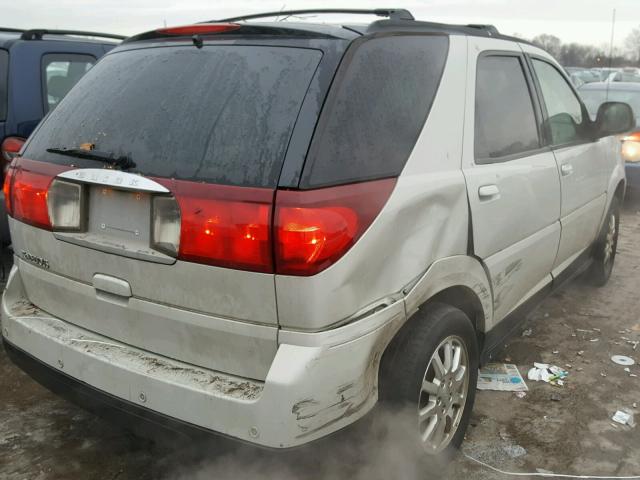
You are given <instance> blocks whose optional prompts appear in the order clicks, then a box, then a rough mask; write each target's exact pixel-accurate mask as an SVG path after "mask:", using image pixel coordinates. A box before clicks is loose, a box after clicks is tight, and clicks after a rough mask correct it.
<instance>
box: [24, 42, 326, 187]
mask: <svg viewBox="0 0 640 480" xmlns="http://www.w3.org/2000/svg"><path fill="white" fill-rule="evenodd" d="M321 57H322V53H321V52H320V51H318V50H311V49H303V48H284V47H271V46H235V45H234V46H231V45H224V46H222V45H220V46H205V47H204V48H202V49H196V48H194V47H193V46H189V47H165V48H155V49H148V48H146V49H141V50H133V51H125V52H120V53H114V54H111V55H107V56H106V57H105V58H104V59H103V60H102V61H101V62H99V63H98V64H97V65H96V66H95V67H94V68H93V69H91V70H90V71H89V72H88V73H87V75H86V76H85V77H83V79H82V80H81V81H80V82H79V83H78V85H77V87H76V88H74V89H73V90H72V91H71V92H70V93H69V95H68V96H67V97H65V99H64V100H63V101H62V102H61V103H60V104H59V105H58V106H57V107H56V108H55V110H54V111H53V112H52V113H51V115H50V116H49V117H48V119H47V120H46V121H45V123H44V124H43V125H42V127H41V128H40V129H39V130H38V132H37V134H36V135H35V136H34V138H33V141H31V142H30V143H29V145H28V147H27V149H26V151H25V156H26V157H27V158H31V159H34V160H46V161H50V162H55V163H64V164H68V163H78V162H79V160H77V159H71V158H69V157H68V156H63V155H59V154H54V153H51V152H47V149H52V148H66V149H72V148H78V147H79V146H80V145H81V144H90V145H91V146H92V148H95V150H98V151H101V152H109V153H110V154H111V155H112V156H114V157H120V156H126V157H129V158H130V159H131V160H132V161H133V162H134V163H135V164H136V168H135V169H133V170H132V171H135V172H140V173H144V174H146V175H152V176H159V177H171V178H177V179H185V180H193V179H197V180H202V181H207V182H212V183H221V184H227V185H249V186H261V187H273V186H275V185H276V182H277V179H278V176H279V173H280V169H281V166H282V162H283V160H284V154H285V151H286V148H287V145H288V142H289V137H290V135H291V131H292V129H293V126H294V124H295V121H296V118H297V115H298V112H299V110H300V105H301V103H302V100H303V98H304V95H305V93H306V91H307V88H308V86H309V83H310V81H311V78H312V77H313V74H314V72H315V70H316V67H317V66H318V63H319V61H320V59H321Z"/></svg>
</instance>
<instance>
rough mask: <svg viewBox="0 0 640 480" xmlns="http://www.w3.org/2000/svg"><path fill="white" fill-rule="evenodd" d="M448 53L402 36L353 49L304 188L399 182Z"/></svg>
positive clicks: (428, 41)
mask: <svg viewBox="0 0 640 480" xmlns="http://www.w3.org/2000/svg"><path fill="white" fill-rule="evenodd" d="M448 45H449V39H448V37H446V36H417V35H415V36H414V35H411V36H410V35H398V36H389V37H380V38H374V39H371V40H368V41H365V42H364V43H362V44H361V45H359V46H357V47H352V48H356V49H355V50H354V51H353V50H352V51H351V52H350V53H348V54H347V55H352V57H351V58H350V59H349V58H348V57H347V58H346V62H344V63H343V65H342V66H341V68H340V71H339V73H338V76H337V79H336V82H335V84H334V86H333V87H332V91H331V92H330V94H329V97H328V99H327V104H326V106H325V108H324V110H323V112H322V115H321V119H320V122H319V124H318V129H317V132H316V135H315V138H314V140H313V142H312V146H311V149H310V152H309V155H308V159H307V163H306V165H305V170H304V172H303V176H302V181H301V186H302V187H303V188H305V187H315V186H323V185H332V184H340V183H349V182H356V181H361V180H369V179H375V178H384V177H390V176H396V175H398V174H399V173H400V171H401V170H402V168H403V167H404V164H405V163H406V161H407V159H408V157H409V154H410V153H411V150H412V149H413V147H414V145H415V143H416V140H417V139H418V136H419V134H420V131H421V130H422V127H423V125H424V123H425V120H426V118H427V115H428V113H429V109H430V108H431V104H432V103H433V99H434V97H435V94H436V90H437V89H438V85H439V82H440V77H441V76H442V72H443V70H444V65H445V60H446V57H447V51H448Z"/></svg>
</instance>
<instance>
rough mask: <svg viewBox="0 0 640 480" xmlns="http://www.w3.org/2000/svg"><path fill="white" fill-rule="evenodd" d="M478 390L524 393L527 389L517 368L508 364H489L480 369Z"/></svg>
mask: <svg viewBox="0 0 640 480" xmlns="http://www.w3.org/2000/svg"><path fill="white" fill-rule="evenodd" d="M478 390H496V391H499V392H526V391H528V390H529V389H528V388H527V384H526V383H524V379H523V378H522V375H520V371H519V370H518V367H517V366H515V365H512V364H509V363H489V364H487V365H485V366H484V367H483V368H481V369H480V372H479V375H478Z"/></svg>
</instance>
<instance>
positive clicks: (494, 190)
mask: <svg viewBox="0 0 640 480" xmlns="http://www.w3.org/2000/svg"><path fill="white" fill-rule="evenodd" d="M478 196H479V197H480V200H489V199H492V198H500V189H499V188H498V186H497V185H482V186H481V187H480V188H478Z"/></svg>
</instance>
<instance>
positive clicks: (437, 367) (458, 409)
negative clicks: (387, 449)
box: [380, 303, 478, 461]
mask: <svg viewBox="0 0 640 480" xmlns="http://www.w3.org/2000/svg"><path fill="white" fill-rule="evenodd" d="M477 380H478V343H477V339H476V332H475V329H474V328H473V325H472V324H471V321H470V320H469V318H468V317H467V316H466V315H465V314H464V313H463V312H462V311H461V310H459V309H457V308H454V307H451V306H449V305H445V304H441V303H434V304H431V305H428V306H426V307H425V308H424V309H423V310H421V311H420V312H418V314H416V316H415V317H414V318H412V319H411V320H409V322H408V323H407V324H406V325H405V326H404V327H403V329H402V330H401V331H400V333H399V334H398V336H397V337H396V338H395V339H394V340H393V342H392V343H391V345H390V346H389V349H388V350H387V352H386V353H385V356H384V357H383V360H382V365H381V376H380V401H381V406H387V407H399V408H401V409H402V411H403V414H404V415H406V416H407V417H408V418H409V421H410V422H409V424H410V425H411V424H412V425H413V429H412V431H410V432H408V434H410V435H412V436H413V437H414V439H415V442H416V443H418V444H419V445H420V446H421V448H422V450H423V451H424V452H425V454H426V456H427V457H431V458H435V459H437V460H445V461H447V460H449V459H450V458H451V456H452V454H453V453H454V452H455V450H456V449H457V448H458V447H459V446H460V444H461V443H462V440H463V438H464V434H465V431H466V429H467V426H468V424H469V419H470V415H471V410H472V409H473V403H474V400H475V391H476V385H477ZM411 416H413V420H411ZM410 430H411V429H410Z"/></svg>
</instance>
